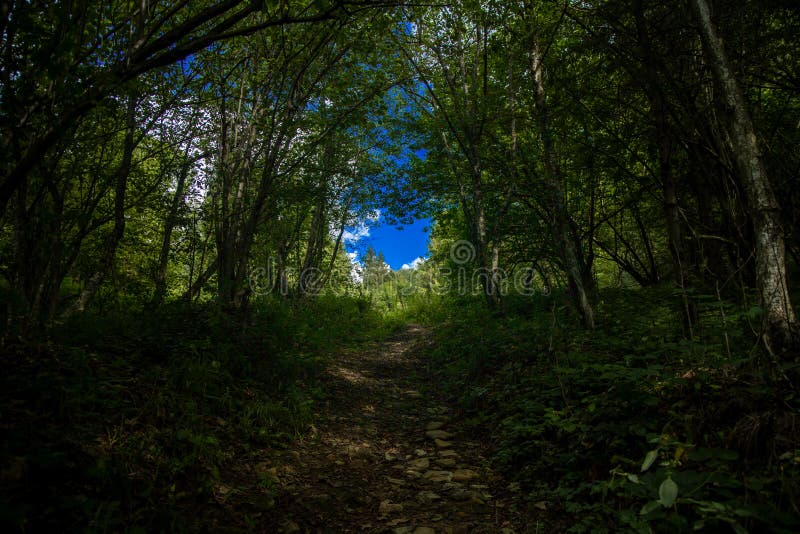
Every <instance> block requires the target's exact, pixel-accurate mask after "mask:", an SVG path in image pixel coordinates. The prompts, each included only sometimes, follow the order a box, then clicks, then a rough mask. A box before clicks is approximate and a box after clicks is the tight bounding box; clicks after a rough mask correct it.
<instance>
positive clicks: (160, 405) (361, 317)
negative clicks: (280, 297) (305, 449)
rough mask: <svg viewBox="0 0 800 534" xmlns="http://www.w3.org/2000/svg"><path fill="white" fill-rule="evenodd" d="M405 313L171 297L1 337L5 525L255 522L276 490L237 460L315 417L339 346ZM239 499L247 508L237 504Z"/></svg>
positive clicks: (346, 302)
mask: <svg viewBox="0 0 800 534" xmlns="http://www.w3.org/2000/svg"><path fill="white" fill-rule="evenodd" d="M397 324H398V323H397V322H396V321H395V322H392V321H387V320H385V319H384V318H383V317H382V316H380V315H379V314H378V313H376V312H374V311H373V310H371V309H370V308H369V307H368V306H367V307H365V306H363V304H362V303H359V302H357V301H355V300H353V299H332V298H326V297H323V298H320V299H317V300H315V301H313V302H311V301H302V302H300V301H297V302H284V301H277V300H274V301H264V302H260V303H256V304H255V305H254V306H253V309H252V314H251V315H250V316H249V317H248V319H247V322H246V323H244V324H243V323H242V321H241V320H239V319H236V318H232V317H229V316H226V315H223V314H220V313H218V312H217V310H216V309H215V308H213V307H211V306H207V307H197V306H186V305H181V304H172V305H168V306H165V307H163V308H161V309H159V310H155V311H153V312H151V313H148V314H136V315H133V314H111V315H106V316H102V317H99V316H91V315H86V316H83V317H81V318H79V319H76V320H73V321H70V322H68V323H65V324H61V325H59V326H57V327H56V328H54V329H53V330H52V331H51V332H50V334H49V336H48V338H47V340H46V341H43V342H40V343H35V344H34V343H16V344H11V345H8V346H6V347H4V350H3V352H2V361H3V364H4V367H5V368H6V369H10V370H13V371H12V372H10V373H7V374H5V375H4V377H3V378H2V379H0V388H1V390H2V399H1V400H0V414H2V422H3V423H2V424H3V433H4V436H5V437H4V439H3V443H2V445H0V460H2V461H1V462H0V465H2V466H3V470H2V472H0V481H2V490H0V494H1V495H2V498H0V525H3V526H4V528H3V530H4V531H16V530H25V531H45V530H64V529H67V530H87V529H88V530H92V531H95V530H100V531H109V530H111V531H118V530H127V531H137V530H141V531H148V532H149V531H159V530H168V531H176V530H178V531H186V530H192V531H193V530H197V529H198V528H210V527H213V525H218V526H221V525H227V526H228V527H231V528H233V527H236V525H238V527H240V528H241V529H246V528H247V522H248V520H249V519H250V518H251V517H256V516H257V515H258V514H260V513H264V512H265V511H268V510H269V509H270V507H271V506H273V502H274V501H273V499H272V495H271V490H272V488H271V487H270V485H269V484H265V483H264V481H263V480H259V479H258V478H257V477H253V476H251V474H250V473H249V472H248V471H247V470H246V469H244V468H242V469H240V468H239V466H247V465H251V464H253V463H257V462H258V461H259V460H260V459H263V457H265V456H266V455H269V454H271V451H276V450H279V449H282V448H285V447H288V446H289V445H290V443H291V441H292V440H293V439H294V438H295V437H296V436H298V435H300V434H302V433H303V432H305V431H306V429H307V428H308V426H309V425H310V424H311V422H312V420H313V406H314V403H315V401H316V400H317V399H319V398H320V397H321V396H322V395H324V393H323V392H322V390H321V389H320V388H318V387H317V386H316V384H315V379H316V377H317V375H318V373H319V372H320V370H321V369H322V368H323V367H324V366H325V364H326V363H327V361H328V360H329V359H330V358H331V357H333V356H334V355H335V354H336V353H337V351H339V350H342V349H343V348H345V347H357V346H359V345H361V344H363V343H366V342H368V341H369V340H370V339H374V338H376V337H381V336H384V335H386V334H387V333H389V332H391V331H393V329H395V328H396V327H397ZM230 495H236V496H237V498H238V500H237V499H230V498H228V496H230ZM234 505H235V506H236V507H237V510H239V511H243V512H244V513H243V514H239V516H238V517H236V518H234V519H231V517H230V515H229V512H230V507H231V506H234ZM238 527H237V528H238Z"/></svg>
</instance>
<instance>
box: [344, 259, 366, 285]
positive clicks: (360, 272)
mask: <svg viewBox="0 0 800 534" xmlns="http://www.w3.org/2000/svg"><path fill="white" fill-rule="evenodd" d="M347 257H348V258H349V259H350V279H351V280H353V282H355V283H357V284H360V283H361V281H362V280H364V269H363V267H362V266H361V263H359V261H358V253H357V252H348V253H347Z"/></svg>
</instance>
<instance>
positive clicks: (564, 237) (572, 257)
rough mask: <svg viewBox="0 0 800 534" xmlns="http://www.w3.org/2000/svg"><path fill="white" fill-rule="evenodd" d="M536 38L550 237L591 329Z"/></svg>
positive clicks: (534, 56)
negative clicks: (550, 228)
mask: <svg viewBox="0 0 800 534" xmlns="http://www.w3.org/2000/svg"><path fill="white" fill-rule="evenodd" d="M543 60H544V58H543V57H542V54H541V48H540V46H539V39H538V37H537V36H536V35H535V34H534V35H533V38H532V40H531V72H532V74H533V84H534V95H535V105H536V122H537V125H538V127H539V135H540V137H541V141H542V147H543V150H544V167H545V189H546V190H547V193H548V201H549V203H550V206H549V207H550V210H551V213H552V217H553V220H552V231H553V238H554V241H555V244H556V247H557V248H558V254H559V256H560V257H561V258H560V259H561V262H562V264H563V266H564V271H565V272H566V274H567V282H568V285H569V289H570V293H571V296H572V300H573V303H574V305H575V307H576V308H577V309H578V311H579V313H580V314H581V319H582V320H583V324H584V325H585V326H586V328H588V329H590V330H593V329H594V311H593V310H592V305H591V304H590V302H589V296H588V294H587V292H586V288H585V286H584V282H583V272H582V269H581V263H582V262H581V261H580V258H579V256H578V250H576V246H575V243H574V241H573V239H572V236H571V235H570V233H571V230H570V221H569V214H568V213H567V206H566V203H565V201H564V184H563V179H562V176H561V170H560V168H559V166H558V160H557V156H556V152H555V146H554V143H553V134H552V131H551V129H550V121H549V117H548V107H547V93H546V92H545V85H544V72H543V68H544V65H543Z"/></svg>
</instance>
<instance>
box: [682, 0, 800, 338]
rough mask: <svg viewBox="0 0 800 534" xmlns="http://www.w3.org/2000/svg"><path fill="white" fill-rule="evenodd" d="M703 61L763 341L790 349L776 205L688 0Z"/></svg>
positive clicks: (742, 111)
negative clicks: (714, 96)
mask: <svg viewBox="0 0 800 534" xmlns="http://www.w3.org/2000/svg"><path fill="white" fill-rule="evenodd" d="M690 3H691V7H692V12H693V13H694V17H695V20H696V22H697V24H698V26H699V31H700V37H701V40H702V43H703V51H704V54H705V57H706V61H707V62H708V64H709V67H710V68H711V71H712V73H713V76H714V81H715V83H716V85H717V87H718V89H719V91H720V94H721V95H722V98H723V103H722V104H723V110H722V111H723V120H724V122H725V124H724V126H725V129H726V133H727V142H728V144H729V145H730V148H731V152H732V156H733V158H734V161H735V163H736V169H737V171H738V174H739V178H740V180H741V182H742V185H743V188H744V190H745V195H746V198H747V207H748V210H749V212H750V216H751V217H752V219H753V228H754V231H755V242H756V285H757V287H758V291H759V298H760V302H761V307H762V308H763V310H764V329H763V331H764V332H763V341H764V343H765V345H766V347H767V349H768V350H769V351H771V352H774V353H783V354H789V353H791V352H790V351H791V349H793V348H796V347H797V346H798V345H800V343H798V340H799V339H800V336H798V325H797V318H796V316H795V313H794V308H793V307H792V303H791V301H790V300H789V287H788V284H787V280H786V250H785V244H784V232H783V227H782V226H781V221H780V206H779V204H778V200H777V199H776V198H775V193H774V192H773V190H772V186H771V184H770V182H769V178H768V176H767V173H766V169H765V167H764V162H763V161H762V159H761V152H760V150H759V147H758V138H757V136H756V133H755V128H754V127H753V121H752V119H751V118H750V113H749V111H748V106H747V102H746V101H745V96H744V93H743V91H742V88H741V87H740V86H739V83H738V82H737V80H736V78H735V76H734V74H733V71H732V70H731V67H730V65H729V63H728V58H727V55H726V53H725V49H724V47H723V44H722V40H721V39H720V37H719V35H718V34H717V29H716V27H715V26H714V24H713V22H712V21H711V13H710V10H709V7H708V2H707V1H706V0H691V2H690Z"/></svg>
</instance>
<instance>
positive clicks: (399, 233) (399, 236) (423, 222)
mask: <svg viewBox="0 0 800 534" xmlns="http://www.w3.org/2000/svg"><path fill="white" fill-rule="evenodd" d="M430 225H431V221H430V219H418V220H416V221H414V223H413V224H409V225H404V226H402V227H400V226H395V225H392V224H385V223H384V221H383V219H381V220H379V221H375V222H371V223H369V225H368V226H367V227H366V228H363V227H362V228H361V229H356V228H348V230H349V231H350V232H354V233H355V234H356V235H357V237H358V239H356V240H346V241H345V246H346V248H347V252H355V253H357V254H358V257H359V258H361V256H363V254H364V252H365V251H366V250H367V247H369V246H370V245H371V246H372V248H374V249H375V252H383V255H384V258H385V259H386V263H388V264H389V266H390V267H391V268H392V269H394V270H398V269H401V268H402V267H403V266H404V265H410V264H411V263H412V262H413V261H414V260H416V259H417V258H424V257H426V256H427V255H428V232H427V230H428V229H429V228H430ZM365 230H366V232H367V233H365Z"/></svg>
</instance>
